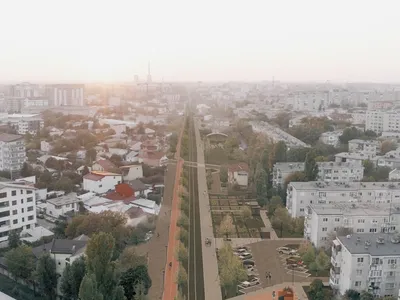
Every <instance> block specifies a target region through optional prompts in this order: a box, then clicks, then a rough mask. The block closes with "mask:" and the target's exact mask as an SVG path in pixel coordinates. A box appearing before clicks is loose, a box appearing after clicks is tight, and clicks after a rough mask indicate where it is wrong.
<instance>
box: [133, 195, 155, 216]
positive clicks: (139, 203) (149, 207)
mask: <svg viewBox="0 0 400 300" xmlns="http://www.w3.org/2000/svg"><path fill="white" fill-rule="evenodd" d="M131 204H132V205H133V206H135V207H139V208H141V209H142V210H143V211H144V212H145V213H147V214H151V215H158V214H159V213H160V206H159V205H157V203H156V202H155V201H153V200H149V199H143V198H140V199H136V200H133V201H131Z"/></svg>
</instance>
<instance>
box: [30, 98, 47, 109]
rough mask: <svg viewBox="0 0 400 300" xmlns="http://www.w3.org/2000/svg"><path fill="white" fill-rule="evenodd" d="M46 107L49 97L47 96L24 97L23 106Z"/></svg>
mask: <svg viewBox="0 0 400 300" xmlns="http://www.w3.org/2000/svg"><path fill="white" fill-rule="evenodd" d="M38 107H40V108H47V107H49V99H47V98H42V97H38V98H25V100H24V108H38Z"/></svg>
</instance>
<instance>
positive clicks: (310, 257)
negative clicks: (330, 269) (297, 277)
mask: <svg viewBox="0 0 400 300" xmlns="http://www.w3.org/2000/svg"><path fill="white" fill-rule="evenodd" d="M301 259H302V260H303V262H304V264H306V265H307V266H308V265H310V264H311V263H312V262H314V261H315V250H314V248H310V249H308V250H307V252H306V253H304V255H303V256H302V257H301Z"/></svg>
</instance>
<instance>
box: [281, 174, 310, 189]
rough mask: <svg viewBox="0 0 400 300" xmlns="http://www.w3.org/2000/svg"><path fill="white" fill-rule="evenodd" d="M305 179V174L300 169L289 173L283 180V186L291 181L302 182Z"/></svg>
mask: <svg viewBox="0 0 400 300" xmlns="http://www.w3.org/2000/svg"><path fill="white" fill-rule="evenodd" d="M304 181H307V177H306V174H305V173H304V172H301V171H296V172H294V173H291V174H290V175H289V176H288V177H286V180H285V186H287V185H288V184H289V183H291V182H304Z"/></svg>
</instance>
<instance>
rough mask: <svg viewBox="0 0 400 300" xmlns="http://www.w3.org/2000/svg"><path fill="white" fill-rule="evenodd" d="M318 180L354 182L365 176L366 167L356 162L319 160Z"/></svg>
mask: <svg viewBox="0 0 400 300" xmlns="http://www.w3.org/2000/svg"><path fill="white" fill-rule="evenodd" d="M317 165H318V180H321V181H325V182H341V183H347V182H353V181H360V180H361V179H362V178H363V177H364V167H363V166H362V165H360V164H359V163H354V162H318V163H317Z"/></svg>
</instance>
